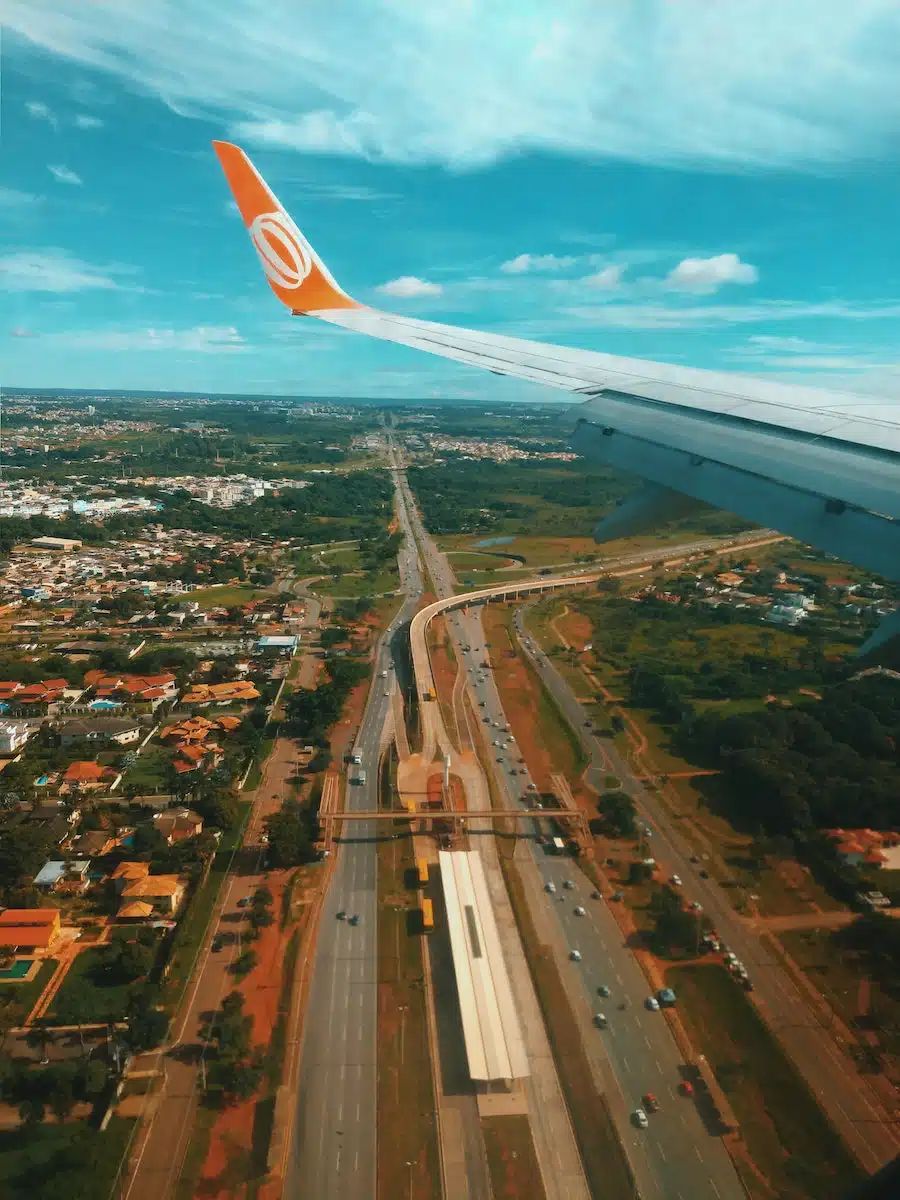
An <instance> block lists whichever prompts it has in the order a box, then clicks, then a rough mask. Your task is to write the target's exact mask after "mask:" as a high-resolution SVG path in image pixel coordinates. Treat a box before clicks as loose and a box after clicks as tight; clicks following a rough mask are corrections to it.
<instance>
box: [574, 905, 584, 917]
mask: <svg viewBox="0 0 900 1200" xmlns="http://www.w3.org/2000/svg"><path fill="white" fill-rule="evenodd" d="M575 916H576V917H583V916H584V909H583V908H582V907H581V905H580V904H579V905H578V907H577V908H576V909H575Z"/></svg>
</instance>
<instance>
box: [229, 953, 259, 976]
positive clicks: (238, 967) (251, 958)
mask: <svg viewBox="0 0 900 1200" xmlns="http://www.w3.org/2000/svg"><path fill="white" fill-rule="evenodd" d="M258 962H259V955H258V954H257V953H256V951H255V950H245V951H244V953H243V954H241V955H239V956H238V958H236V959H235V960H234V962H233V963H232V964H231V973H232V975H234V977H235V978H236V979H244V978H245V977H246V976H247V975H249V974H250V972H251V971H252V970H253V968H254V967H255V966H256V964H257V963H258Z"/></svg>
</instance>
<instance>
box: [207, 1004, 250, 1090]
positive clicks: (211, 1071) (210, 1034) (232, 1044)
mask: <svg viewBox="0 0 900 1200" xmlns="http://www.w3.org/2000/svg"><path fill="white" fill-rule="evenodd" d="M252 1035H253V1016H252V1015H251V1014H250V1013H245V1012H244V997H243V996H242V995H241V993H240V992H229V994H228V995H227V996H226V997H225V999H224V1000H223V1001H222V1004H221V1006H220V1008H219V1009H218V1010H217V1011H216V1012H215V1013H214V1014H213V1016H212V1017H211V1018H210V1020H209V1022H208V1024H207V1027H206V1028H205V1030H204V1031H203V1037H204V1041H205V1042H206V1043H207V1046H206V1060H207V1066H206V1100H207V1103H209V1104H212V1105H214V1106H224V1105H227V1104H233V1103H235V1102H236V1101H238V1100H248V1099H249V1098H250V1097H251V1096H252V1095H253V1093H254V1092H255V1091H256V1090H257V1088H258V1087H259V1085H260V1082H261V1080H262V1074H263V1063H264V1054H263V1049H262V1047H261V1046H254V1045H253V1044H252Z"/></svg>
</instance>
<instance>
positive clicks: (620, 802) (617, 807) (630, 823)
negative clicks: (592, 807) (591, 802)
mask: <svg viewBox="0 0 900 1200" xmlns="http://www.w3.org/2000/svg"><path fill="white" fill-rule="evenodd" d="M597 807H598V808H599V810H600V813H601V815H602V817H603V820H604V823H605V825H606V827H607V829H608V830H609V831H610V832H611V833H612V835H613V837H623V838H627V837H634V836H635V834H636V833H637V820H636V817H637V809H636V808H635V805H634V801H633V800H632V799H631V797H630V796H629V795H628V794H627V793H626V792H607V793H606V794H605V795H603V796H602V797H601V799H600V802H599V804H598V805H597Z"/></svg>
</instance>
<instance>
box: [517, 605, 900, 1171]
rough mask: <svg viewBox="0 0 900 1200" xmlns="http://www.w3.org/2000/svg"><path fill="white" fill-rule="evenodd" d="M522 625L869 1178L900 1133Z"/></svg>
mask: <svg viewBox="0 0 900 1200" xmlns="http://www.w3.org/2000/svg"><path fill="white" fill-rule="evenodd" d="M515 625H516V629H517V632H518V633H519V635H520V639H521V640H522V643H523V645H524V647H525V649H526V652H527V653H529V654H530V656H531V658H532V661H533V662H534V664H535V666H536V667H537V669H538V671H539V673H540V675H541V677H542V679H543V680H544V683H545V684H546V685H547V687H548V689H549V690H550V691H551V692H552V694H553V696H554V698H555V699H556V701H557V703H558V704H559V705H560V707H561V708H562V710H563V712H564V713H565V715H566V717H567V718H568V719H569V721H570V723H571V725H572V727H573V728H574V729H575V730H576V732H577V734H578V736H579V738H580V739H581V741H582V743H583V745H584V746H585V749H586V750H588V751H589V753H590V754H591V757H592V765H591V767H590V768H589V769H588V780H589V782H591V783H592V785H593V786H594V787H595V788H597V790H598V791H602V789H603V782H602V776H603V775H605V774H607V773H608V772H610V771H611V772H612V773H613V774H614V775H616V776H617V777H618V778H619V779H620V780H621V781H622V784H623V786H624V789H625V790H626V791H627V792H628V793H629V794H630V795H631V796H632V797H633V799H634V801H635V803H636V805H637V807H638V811H639V812H640V813H641V815H642V816H643V817H644V818H645V820H646V821H647V822H648V823H649V826H650V828H651V829H652V831H653V849H654V856H655V857H656V858H658V859H660V860H662V861H664V862H665V863H666V864H667V866H668V867H669V869H670V870H671V871H673V872H675V873H676V874H678V875H680V876H681V878H682V879H683V880H684V884H685V892H686V894H687V895H689V897H690V898H691V899H696V900H697V901H699V902H700V903H701V904H702V905H703V908H704V911H705V912H706V914H707V916H709V917H710V918H711V920H712V921H713V923H714V925H715V927H716V929H717V930H718V932H719V934H720V935H721V937H722V939H723V940H724V941H725V943H726V944H727V945H728V947H729V948H730V949H731V950H733V951H734V953H735V954H737V956H738V958H740V959H741V961H742V962H743V963H744V964H745V966H746V967H747V969H748V971H749V972H750V977H751V978H752V980H753V983H754V989H755V990H754V992H753V999H754V1002H755V1003H756V1004H757V1006H758V1008H759V1010H760V1013H761V1015H762V1016H763V1018H764V1019H765V1021H766V1023H767V1024H768V1025H769V1027H770V1028H771V1029H774V1030H775V1031H776V1033H777V1034H778V1036H779V1038H780V1039H781V1041H782V1042H783V1044H784V1046H785V1048H786V1049H787V1051H788V1053H789V1054H790V1056H791V1058H792V1059H793V1060H794V1062H795V1063H796V1065H797V1067H798V1068H799V1070H800V1071H801V1073H802V1074H803V1075H804V1077H805V1078H806V1079H807V1081H808V1082H809V1084H810V1086H811V1087H812V1088H813V1090H814V1091H815V1093H816V1095H817V1097H818V1099H819V1103H820V1104H821V1105H822V1107H823V1108H824V1110H825V1112H826V1113H827V1114H828V1116H829V1118H830V1119H831V1121H832V1122H833V1124H834V1125H835V1127H836V1128H837V1129H839V1130H840V1132H841V1135H842V1136H843V1137H844V1139H845V1141H846V1142H847V1144H848V1145H849V1146H850V1148H851V1149H852V1150H853V1151H854V1153H855V1154H856V1155H857V1157H858V1158H859V1160H860V1162H862V1164H863V1165H864V1166H865V1167H866V1168H867V1169H868V1170H869V1171H873V1172H874V1171H875V1170H877V1169H878V1168H879V1167H880V1166H883V1165H884V1164H885V1163H886V1162H888V1161H890V1159H892V1158H893V1157H894V1156H895V1155H897V1154H898V1153H900V1127H898V1125H897V1124H896V1122H895V1123H893V1124H891V1123H890V1122H889V1121H888V1120H886V1117H885V1114H884V1112H883V1110H882V1109H880V1108H879V1107H877V1105H876V1104H875V1103H874V1098H873V1097H872V1095H871V1093H870V1092H869V1088H868V1086H867V1084H866V1082H865V1080H863V1079H862V1078H861V1077H860V1075H859V1073H858V1071H857V1069H856V1066H855V1064H854V1063H853V1060H852V1059H851V1058H850V1057H849V1055H847V1054H846V1053H844V1051H843V1050H842V1049H841V1048H840V1047H839V1046H838V1045H836V1043H835V1042H834V1040H833V1039H832V1038H831V1037H830V1036H829V1035H828V1033H827V1032H826V1031H825V1030H824V1029H823V1028H822V1026H821V1024H820V1023H819V1021H818V1020H817V1019H816V1017H815V1015H814V1014H813V1012H812V1010H811V1008H810V1006H809V1004H808V1003H807V1001H806V1000H805V999H804V997H803V996H802V994H801V993H800V992H799V991H798V989H797V987H796V985H795V984H794V982H793V980H792V979H791V977H790V975H789V974H788V973H787V971H786V970H785V969H784V967H782V965H781V964H780V963H779V962H778V961H777V960H776V959H775V958H774V957H773V955H772V954H771V953H770V951H769V950H768V949H767V948H766V947H765V946H764V944H763V943H762V942H761V940H760V938H759V936H758V935H757V933H756V931H755V930H754V929H753V928H752V927H751V926H749V925H748V924H747V923H746V922H745V921H743V920H741V918H740V917H739V916H738V915H737V914H736V913H735V911H734V909H733V908H732V906H731V904H730V902H729V900H728V898H727V896H726V895H725V893H724V891H723V890H722V888H721V887H720V886H719V885H718V883H716V882H715V881H714V880H712V879H701V878H700V876H699V874H698V865H697V864H695V863H692V862H691V855H692V854H693V853H694V848H693V847H692V846H690V845H689V844H688V843H687V842H686V840H685V839H684V838H683V837H682V835H681V834H680V833H679V832H678V831H677V830H676V829H675V827H674V822H673V820H672V817H671V816H670V814H669V813H668V811H667V809H666V808H665V806H664V804H663V803H662V801H661V800H659V798H658V797H656V796H655V795H654V794H653V793H652V792H650V791H648V790H647V789H646V788H645V787H644V786H643V785H642V783H641V782H640V781H639V780H637V779H636V778H635V777H634V773H633V772H632V770H631V768H630V766H629V765H628V763H627V761H626V760H625V758H624V756H623V755H621V754H620V753H619V752H618V750H617V749H616V747H615V745H614V744H613V742H612V741H611V740H610V739H608V738H603V739H600V738H597V737H595V736H594V735H593V734H591V733H590V732H589V731H588V730H587V728H586V726H585V722H586V721H587V720H588V718H589V717H590V715H591V714H589V713H587V712H586V711H585V710H584V709H583V708H582V707H581V705H580V704H579V703H578V701H577V699H576V697H575V695H574V693H573V692H572V689H571V688H570V687H569V685H568V683H567V682H566V680H565V679H564V678H563V677H562V676H561V675H560V674H559V672H558V671H557V670H556V668H555V666H554V665H553V663H552V662H551V661H550V660H549V659H548V658H547V657H546V655H545V654H543V653H542V652H541V650H540V648H539V647H536V646H535V643H534V642H533V640H532V639H531V638H530V637H529V636H528V635H527V632H526V630H525V626H524V621H523V613H522V611H521V610H520V611H519V612H518V613H517V614H516V619H515ZM532 646H534V649H533V650H532V649H531V647H532Z"/></svg>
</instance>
